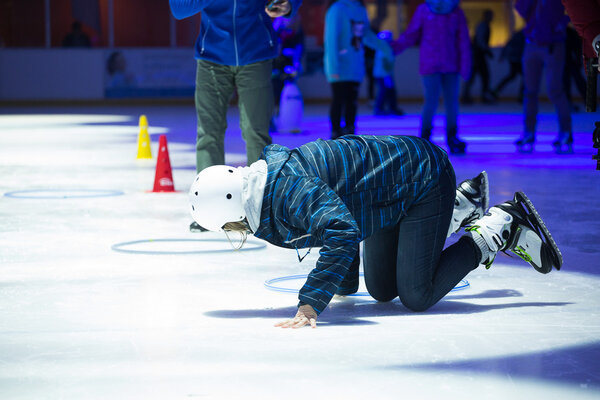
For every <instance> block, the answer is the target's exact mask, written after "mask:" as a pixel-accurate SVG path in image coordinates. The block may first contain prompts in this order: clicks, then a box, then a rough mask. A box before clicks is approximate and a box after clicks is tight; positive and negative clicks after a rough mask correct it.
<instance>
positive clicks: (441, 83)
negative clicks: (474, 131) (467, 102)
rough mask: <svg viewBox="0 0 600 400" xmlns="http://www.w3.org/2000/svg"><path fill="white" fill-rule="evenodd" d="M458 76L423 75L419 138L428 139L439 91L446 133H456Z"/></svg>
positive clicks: (455, 74)
mask: <svg viewBox="0 0 600 400" xmlns="http://www.w3.org/2000/svg"><path fill="white" fill-rule="evenodd" d="M458 83H459V81H458V74H457V73H454V74H430V75H423V86H424V87H425V105H424V107H423V114H422V116H421V136H426V137H428V135H429V134H431V130H432V128H433V116H434V115H435V111H436V109H437V106H438V102H439V100H440V91H441V92H442V93H443V95H444V106H445V108H446V132H447V133H448V132H456V128H457V119H458Z"/></svg>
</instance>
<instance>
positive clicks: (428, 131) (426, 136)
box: [421, 128, 431, 142]
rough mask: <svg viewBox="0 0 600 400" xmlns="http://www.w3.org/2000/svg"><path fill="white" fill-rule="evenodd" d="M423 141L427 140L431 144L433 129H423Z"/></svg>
mask: <svg viewBox="0 0 600 400" xmlns="http://www.w3.org/2000/svg"><path fill="white" fill-rule="evenodd" d="M421 139H425V140H428V141H430V142H431V128H429V129H424V128H421Z"/></svg>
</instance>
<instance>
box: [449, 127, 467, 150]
mask: <svg viewBox="0 0 600 400" xmlns="http://www.w3.org/2000/svg"><path fill="white" fill-rule="evenodd" d="M446 140H447V141H448V150H450V154H465V149H466V148H467V144H466V143H465V142H463V141H462V140H460V139H459V138H457V137H456V128H449V129H448V130H447V132H446Z"/></svg>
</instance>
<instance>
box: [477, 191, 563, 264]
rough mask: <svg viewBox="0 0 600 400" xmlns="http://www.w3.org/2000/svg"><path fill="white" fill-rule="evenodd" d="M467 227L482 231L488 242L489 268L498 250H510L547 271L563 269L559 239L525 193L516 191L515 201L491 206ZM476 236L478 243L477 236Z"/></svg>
mask: <svg viewBox="0 0 600 400" xmlns="http://www.w3.org/2000/svg"><path fill="white" fill-rule="evenodd" d="M467 230H468V231H470V232H475V233H477V234H479V235H480V236H481V238H483V240H484V241H485V244H486V245H487V250H488V252H487V254H483V255H482V263H483V264H485V266H486V268H489V267H490V266H491V264H492V262H493V261H494V258H495V257H496V254H497V252H498V251H507V250H509V251H511V252H513V253H515V254H516V255H518V256H519V257H521V258H522V259H523V260H524V261H526V262H528V263H529V264H530V265H531V266H532V267H533V268H535V269H536V271H538V272H541V273H543V274H547V273H548V272H550V271H551V270H552V267H554V268H556V269H557V270H559V269H560V267H561V266H562V263H563V260H562V254H561V253H560V250H559V249H558V246H557V245H556V242H555V241H554V239H553V238H552V235H550V232H549V231H548V228H546V225H545V224H544V221H542V218H541V217H540V215H539V214H538V212H537V210H536V209H535V207H534V206H533V203H532V202H531V200H529V198H528V197H527V196H526V195H525V194H524V193H522V192H517V193H515V196H514V198H513V200H511V201H507V202H504V203H502V204H499V205H497V206H495V207H492V208H490V210H489V212H488V213H487V214H486V215H485V216H484V217H483V218H481V219H480V220H478V221H476V222H475V224H474V225H473V226H471V227H470V228H467ZM473 239H474V240H475V242H476V243H478V239H476V237H475V235H474V236H473ZM478 244H479V243H478ZM482 253H485V251H483V252H482Z"/></svg>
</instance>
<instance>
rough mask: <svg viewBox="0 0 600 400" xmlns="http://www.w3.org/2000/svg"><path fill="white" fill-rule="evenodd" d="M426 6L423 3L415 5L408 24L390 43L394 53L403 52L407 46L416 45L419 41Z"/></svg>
mask: <svg viewBox="0 0 600 400" xmlns="http://www.w3.org/2000/svg"><path fill="white" fill-rule="evenodd" d="M425 7H427V6H425V5H424V4H423V5H421V6H419V7H417V10H416V11H415V13H414V15H413V17H412V18H411V20H410V23H409V24H408V27H407V28H406V30H405V31H404V32H403V33H402V35H400V37H398V39H397V40H395V41H393V42H392V43H391V45H392V48H393V49H394V53H396V54H398V53H401V52H403V51H404V50H406V49H407V48H409V47H412V46H416V45H417V44H419V42H420V41H421V29H422V27H423V19H424V16H425V14H424V12H425V10H426V8H425Z"/></svg>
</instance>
